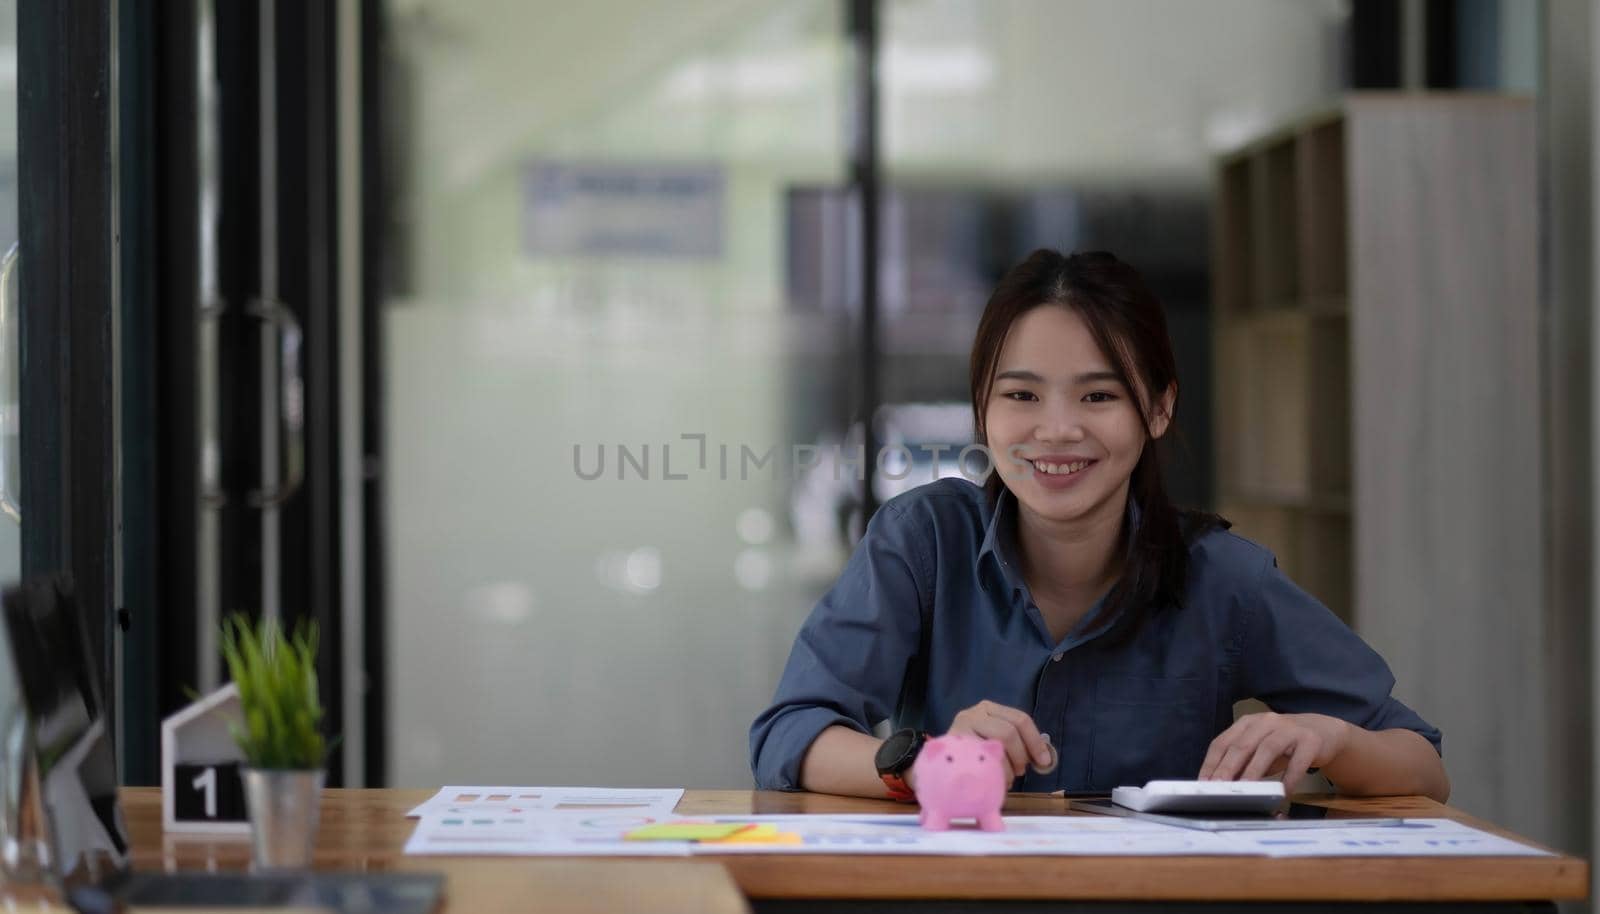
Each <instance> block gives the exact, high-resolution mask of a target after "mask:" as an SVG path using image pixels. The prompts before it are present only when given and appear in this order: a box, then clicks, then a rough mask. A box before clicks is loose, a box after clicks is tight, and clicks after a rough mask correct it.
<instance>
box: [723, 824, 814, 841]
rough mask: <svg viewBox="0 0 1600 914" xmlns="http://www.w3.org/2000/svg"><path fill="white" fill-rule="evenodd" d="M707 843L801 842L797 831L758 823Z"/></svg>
mask: <svg viewBox="0 0 1600 914" xmlns="http://www.w3.org/2000/svg"><path fill="white" fill-rule="evenodd" d="M704 843H706V844H801V843H803V842H802V840H801V838H800V835H799V834H797V833H795V832H784V831H778V826H776V825H756V826H753V827H751V828H749V829H746V830H745V831H742V832H739V833H737V834H734V835H730V836H728V837H726V838H717V839H714V840H710V841H706V842H704Z"/></svg>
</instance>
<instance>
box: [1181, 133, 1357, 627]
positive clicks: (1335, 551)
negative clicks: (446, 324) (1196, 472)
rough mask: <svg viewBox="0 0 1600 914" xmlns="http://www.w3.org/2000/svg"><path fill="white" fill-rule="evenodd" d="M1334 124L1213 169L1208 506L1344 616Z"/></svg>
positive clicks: (1341, 300) (1345, 469)
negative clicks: (1212, 435)
mask: <svg viewBox="0 0 1600 914" xmlns="http://www.w3.org/2000/svg"><path fill="white" fill-rule="evenodd" d="M1344 165H1345V161H1344V120H1343V118H1342V116H1341V115H1340V114H1338V113H1330V114H1325V115H1320V116H1317V117H1313V118H1308V119H1306V120H1305V121H1302V122H1299V123H1297V124H1295V125H1293V126H1291V127H1289V128H1286V129H1284V130H1280V131H1278V132H1275V133H1274V134H1272V135H1271V136H1268V137H1266V138H1264V139H1262V140H1260V141H1258V142H1256V143H1254V144H1251V145H1250V146H1248V147H1246V148H1244V149H1241V150H1239V151H1238V152H1235V153H1233V154H1231V155H1229V156H1227V157H1225V158H1223V159H1222V160H1221V161H1220V162H1219V163H1218V174H1217V200H1216V208H1215V226H1214V233H1213V238H1214V245H1213V258H1212V265H1213V268H1212V282H1213V308H1214V309H1215V310H1214V314H1215V324H1214V327H1215V352H1216V359H1215V364H1216V366H1217V368H1216V387H1215V390H1216V394H1217V401H1216V423H1217V450H1218V453H1217V467H1218V473H1219V475H1220V479H1219V480H1218V486H1217V491H1218V493H1219V495H1218V505H1217V507H1218V510H1220V511H1221V513H1222V514H1223V516H1225V517H1227V518H1228V519H1230V520H1232V521H1233V522H1234V525H1235V528H1236V529H1237V530H1238V531H1239V532H1240V533H1241V534H1242V535H1244V536H1247V537H1249V538H1251V539H1254V540H1256V541H1258V542H1260V543H1262V544H1263V545H1265V546H1267V547H1268V548H1270V549H1272V550H1273V551H1274V552H1275V553H1277V555H1278V561H1279V564H1280V565H1281V566H1282V567H1283V568H1284V570H1285V571H1286V572H1287V573H1288V574H1289V575H1290V576H1291V577H1292V578H1294V579H1295V580H1296V581H1298V582H1300V584H1301V585H1302V586H1304V587H1306V589H1307V590H1309V591H1310V592H1311V593H1313V594H1314V595H1316V596H1317V597H1318V598H1319V599H1321V600H1322V601H1323V602H1324V603H1326V604H1327V605H1328V606H1329V608H1331V609H1333V610H1334V612H1336V613H1338V614H1339V615H1340V617H1341V618H1344V619H1346V620H1347V621H1348V620H1349V619H1350V618H1351V602H1350V601H1351V593H1352V585H1351V581H1352V577H1353V568H1352V564H1351V549H1350V535H1351V534H1350V530H1351V525H1350V505H1351V492H1350V480H1351V471H1350V467H1351V451H1350V425H1351V419H1350V319H1349V316H1350V309H1349V304H1348V302H1349V298H1348V289H1349V282H1348V279H1347V277H1348V274H1349V268H1348V264H1347V262H1346V261H1347V255H1346V239H1345V226H1346V224H1347V221H1348V220H1347V215H1346V212H1345V206H1346V193H1345V186H1346V181H1345V171H1344Z"/></svg>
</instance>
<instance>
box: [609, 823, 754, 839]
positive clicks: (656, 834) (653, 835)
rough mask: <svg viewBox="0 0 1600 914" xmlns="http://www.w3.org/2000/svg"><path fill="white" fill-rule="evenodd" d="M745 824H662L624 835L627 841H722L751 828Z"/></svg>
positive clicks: (637, 829)
mask: <svg viewBox="0 0 1600 914" xmlns="http://www.w3.org/2000/svg"><path fill="white" fill-rule="evenodd" d="M749 827H750V825H749V824H747V823H744V822H728V823H722V824H718V823H712V822H661V823H659V824H656V825H646V826H643V827H641V828H636V829H634V830H633V831H630V832H628V833H627V834H626V835H623V836H622V837H623V840H626V841H720V840H722V839H723V838H727V837H730V836H732V835H735V834H738V833H739V832H742V831H744V830H745V829H747V828H749Z"/></svg>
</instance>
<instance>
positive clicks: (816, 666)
mask: <svg viewBox="0 0 1600 914" xmlns="http://www.w3.org/2000/svg"><path fill="white" fill-rule="evenodd" d="M920 539H921V536H920V535H919V531H918V530H916V529H915V526H914V522H913V519H912V518H911V517H908V516H907V515H905V514H904V513H902V511H901V510H900V509H899V508H897V507H896V506H895V505H894V503H893V502H889V503H887V504H885V505H883V506H882V507H881V508H880V509H879V510H878V511H877V513H876V514H874V515H873V518H872V521H871V522H870V523H869V524H868V525H867V531H866V534H865V535H864V536H863V537H862V538H861V542H860V543H859V544H857V546H856V549H855V552H854V553H852V555H851V556H850V561H849V562H848V563H847V564H846V565H845V569H844V572H843V573H842V574H841V575H840V576H839V580H838V581H837V582H835V584H834V585H833V587H832V589H830V590H829V591H828V593H827V594H825V595H824V596H823V597H822V599H821V600H820V601H819V602H818V603H817V605H816V607H815V608H814V609H812V611H811V615H810V616H809V617H807V619H806V621H805V623H804V624H803V625H802V626H801V628H800V633H799V634H798V635H797V636H796V637H795V641H794V648H793V649H792V650H791V651H790V652H789V662H788V664H787V665H785V667H784V670H783V677H782V678H781V679H780V680H779V682H778V690H777V694H776V695H775V696H774V697H773V699H772V705H771V706H770V707H768V708H767V709H766V710H765V711H763V712H761V714H760V716H758V717H757V718H756V719H755V723H753V724H752V725H751V727H750V769H751V771H752V772H753V773H754V774H755V780H756V786H757V787H760V788H762V789H767V790H799V789H800V763H801V761H802V760H803V759H804V758H805V754H806V750H807V749H809V748H810V747H811V743H812V741H814V740H815V739H816V738H817V735H818V734H820V733H821V732H822V731H823V730H825V729H827V728H828V727H830V726H833V725H835V724H840V725H843V726H847V727H851V728H852V729H855V730H858V731H860V732H862V733H866V732H869V731H870V730H871V729H872V728H873V727H874V726H876V725H877V724H878V722H879V721H882V720H884V719H886V718H888V717H889V716H890V715H891V714H892V713H893V712H894V706H895V703H896V702H897V701H898V699H899V695H900V689H901V686H902V684H903V682H904V679H905V675H906V667H907V665H908V664H909V662H910V661H911V659H912V658H913V657H914V656H915V654H916V651H917V646H918V642H919V638H920V635H921V626H922V621H921V618H922V614H921V601H922V600H924V599H931V595H930V594H928V593H927V592H926V590H925V588H924V585H923V583H921V582H919V578H920V579H921V581H922V582H925V581H926V580H927V578H926V572H927V571H928V568H927V566H926V562H927V561H928V559H927V557H926V556H925V555H924V553H923V551H922V550H921V549H920V548H919V545H920V544H919V541H920Z"/></svg>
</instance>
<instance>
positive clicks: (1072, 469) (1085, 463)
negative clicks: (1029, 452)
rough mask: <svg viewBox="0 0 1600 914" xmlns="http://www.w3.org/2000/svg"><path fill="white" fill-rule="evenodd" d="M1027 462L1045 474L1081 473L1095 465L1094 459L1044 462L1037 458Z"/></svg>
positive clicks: (1064, 474) (1068, 474)
mask: <svg viewBox="0 0 1600 914" xmlns="http://www.w3.org/2000/svg"><path fill="white" fill-rule="evenodd" d="M1028 463H1029V464H1031V465H1032V466H1033V468H1034V469H1035V470H1037V471H1039V472H1040V473H1043V474H1045V475H1046V476H1071V475H1072V474H1074V473H1081V472H1083V471H1084V470H1087V469H1088V468H1089V467H1092V466H1094V465H1095V461H1093V460H1075V461H1073V462H1072V463H1045V462H1043V461H1039V460H1030V461H1028Z"/></svg>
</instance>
